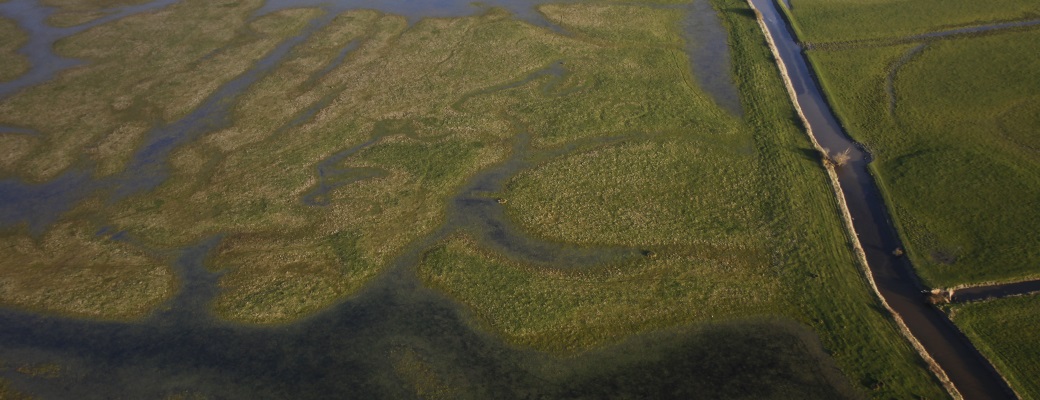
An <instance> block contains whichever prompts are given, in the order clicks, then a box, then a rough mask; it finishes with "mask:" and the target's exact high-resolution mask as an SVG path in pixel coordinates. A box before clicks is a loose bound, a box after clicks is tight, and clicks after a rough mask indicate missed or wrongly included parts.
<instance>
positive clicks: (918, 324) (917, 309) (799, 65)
mask: <svg viewBox="0 0 1040 400" xmlns="http://www.w3.org/2000/svg"><path fill="white" fill-rule="evenodd" d="M750 2H751V3H752V4H753V5H754V7H755V8H756V9H758V10H759V12H760V13H761V15H762V18H763V19H764V21H765V24H766V27H767V29H768V32H767V34H768V35H770V36H771V37H772V39H773V42H774V43H775V46H776V51H777V52H778V53H779V57H780V59H781V61H782V63H783V67H784V70H785V72H786V75H787V77H788V78H789V79H790V81H791V86H792V89H793V90H794V91H795V96H796V98H797V103H798V106H799V107H800V108H801V110H802V113H803V114H804V116H805V118H806V120H807V121H808V124H809V127H810V128H811V131H812V135H813V136H814V137H815V138H816V140H817V141H818V142H819V143H820V145H821V146H822V147H824V148H827V149H830V150H832V151H835V150H836V151H841V150H843V149H851V150H850V156H851V160H850V162H849V163H848V164H847V165H845V166H843V167H839V168H838V169H837V172H838V179H839V182H840V185H841V189H842V191H843V192H844V196H845V201H846V203H847V204H848V209H849V212H850V214H851V216H852V219H853V227H854V229H855V233H856V236H857V237H858V239H859V242H860V244H861V245H862V247H863V250H864V251H865V253H866V258H867V262H868V264H869V265H868V268H869V273H870V274H871V275H872V276H873V279H874V281H875V283H876V285H877V288H878V291H879V292H880V294H881V296H882V297H883V298H884V300H885V301H886V302H887V303H888V305H889V306H890V307H891V308H892V309H893V310H894V311H895V313H896V314H897V316H898V317H899V318H901V319H902V320H903V322H904V323H905V324H906V326H907V328H908V329H909V331H910V333H911V334H912V335H913V336H914V337H915V338H916V339H917V340H918V341H919V342H920V343H921V344H922V345H923V347H924V348H925V350H926V351H927V353H928V354H929V355H930V356H931V357H932V358H933V359H934V360H935V362H936V363H937V364H938V365H939V366H940V368H941V369H942V370H943V371H944V372H945V373H946V375H947V376H948V377H949V379H950V381H952V383H953V385H954V386H955V387H956V388H957V390H958V391H959V392H960V393H961V394H962V395H963V396H964V397H965V398H968V399H996V398H1014V397H1015V396H1014V395H1013V394H1012V392H1011V389H1010V388H1009V387H1008V386H1007V384H1006V383H1005V382H1004V380H1003V379H1001V378H1000V376H999V375H998V374H997V373H996V371H995V370H994V369H993V366H992V365H990V363H989V362H988V361H987V360H986V359H985V358H984V357H982V355H981V354H980V353H979V352H978V350H977V349H975V347H974V346H973V345H972V344H971V342H970V341H968V339H967V338H966V337H965V336H964V335H963V334H962V333H961V332H960V331H959V330H958V329H957V328H956V327H955V326H954V325H953V323H952V322H950V320H949V319H947V318H946V315H945V314H943V313H942V312H941V311H939V310H938V309H936V308H935V307H932V306H930V305H929V304H927V303H926V302H925V297H924V295H922V290H923V289H924V288H923V287H922V285H921V284H920V281H919V279H918V277H917V275H916V274H915V273H914V270H913V267H912V266H911V265H910V262H909V260H908V259H907V258H906V257H901V256H897V255H895V254H894V253H893V251H894V250H896V249H899V248H902V247H903V245H902V242H901V241H900V239H899V235H898V234H897V233H896V230H895V227H894V225H893V224H892V219H891V218H890V216H889V214H888V210H887V208H886V206H885V202H884V199H883V197H882V196H881V192H880V191H879V190H878V187H877V185H876V184H875V182H874V178H873V177H872V176H871V174H870V171H869V170H868V168H867V164H868V163H869V162H870V155H869V154H867V153H866V152H865V151H863V150H862V149H861V148H860V147H859V146H858V145H857V143H855V142H853V141H852V140H851V139H849V137H848V136H847V135H846V134H845V132H844V130H843V129H842V128H841V125H840V124H839V123H838V121H837V118H836V117H835V116H834V113H833V111H832V110H831V108H830V105H829V104H828V103H827V101H826V99H825V97H824V95H823V92H822V90H820V86H819V84H818V82H817V81H816V78H815V75H814V73H813V71H812V69H811V67H810V66H809V63H808V61H807V60H806V58H805V56H804V54H803V53H802V48H801V46H800V44H799V42H798V41H797V40H796V38H795V36H794V34H793V33H792V31H791V29H790V28H789V26H788V25H787V22H786V20H785V18H784V16H783V15H782V14H781V12H780V11H779V10H778V9H777V5H776V2H775V1H774V0H750Z"/></svg>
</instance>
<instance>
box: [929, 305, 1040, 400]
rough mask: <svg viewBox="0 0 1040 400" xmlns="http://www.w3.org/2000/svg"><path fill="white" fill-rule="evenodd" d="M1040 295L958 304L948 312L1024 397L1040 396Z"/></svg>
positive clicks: (1039, 397) (1033, 397)
mask: <svg viewBox="0 0 1040 400" xmlns="http://www.w3.org/2000/svg"><path fill="white" fill-rule="evenodd" d="M1038 308H1040V296H1037V295H1031V296H1019V297H1009V298H1006V299H998V300H987V301H981V302H973V303H963V304H955V305H951V306H948V307H947V310H946V312H947V314H949V315H950V319H952V320H953V322H954V323H955V324H957V327H959V328H960V329H961V331H963V332H964V334H965V335H967V336H968V338H970V339H971V341H972V343H974V344H975V346H976V347H977V348H978V349H979V351H981V352H982V354H984V355H985V356H986V358H988V359H989V360H990V361H991V362H992V363H993V365H994V366H995V367H996V368H997V371H999V372H1000V374H1001V375H1003V376H1004V378H1005V379H1007V381H1008V383H1010V384H1011V387H1012V388H1013V389H1014V390H1015V392H1016V393H1018V395H1019V396H1021V397H1022V398H1023V399H1040V382H1037V380H1036V379H1035V378H1036V377H1037V376H1040V341H1038V340H1037V336H1036V332H1038V331H1040V319H1037V317H1036V310H1037V309H1038Z"/></svg>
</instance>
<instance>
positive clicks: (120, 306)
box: [0, 221, 176, 319]
mask: <svg viewBox="0 0 1040 400" xmlns="http://www.w3.org/2000/svg"><path fill="white" fill-rule="evenodd" d="M0 240H2V241H3V243H4V244H5V247H6V248H5V250H4V257H3V259H2V260H0V271H3V276H4V279H3V281H2V282H0V302H2V303H4V304H16V305H18V306H20V307H23V308H28V309H31V310H36V311H42V312H48V313H63V314H71V315H75V316H78V317H91V318H102V319H132V318H140V317H142V316H145V315H147V314H148V313H149V312H151V311H152V310H153V309H154V308H155V307H156V306H158V305H159V304H160V303H162V302H163V301H164V300H166V299H167V298H169V297H170V296H172V295H173V293H174V290H175V284H176V280H175V278H174V276H173V274H172V273H171V271H169V269H168V268H166V266H165V264H166V262H168V260H163V259H159V258H156V257H155V256H153V255H149V254H148V253H145V252H143V251H141V250H139V249H137V248H136V247H135V246H133V245H131V244H130V243H126V242H122V241H119V240H117V239H115V238H112V237H110V236H106V235H98V234H96V233H95V232H94V230H93V229H92V227H91V224H90V223H89V222H87V221H75V222H65V223H61V224H59V225H57V226H55V227H53V228H51V229H50V231H48V233H47V234H46V235H44V236H43V237H41V238H33V237H31V236H29V235H26V234H20V233H7V234H4V235H3V236H2V238H0Z"/></svg>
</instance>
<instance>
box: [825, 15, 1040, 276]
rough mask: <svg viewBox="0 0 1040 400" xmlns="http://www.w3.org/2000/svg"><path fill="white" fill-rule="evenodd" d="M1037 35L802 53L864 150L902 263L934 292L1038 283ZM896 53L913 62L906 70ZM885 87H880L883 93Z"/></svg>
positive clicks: (1039, 80) (905, 62)
mask: <svg viewBox="0 0 1040 400" xmlns="http://www.w3.org/2000/svg"><path fill="white" fill-rule="evenodd" d="M1038 41H1040V33H1038V32H1037V31H1027V32H1007V33H1003V34H1000V35H991V36H986V37H977V38H965V39H957V40H942V41H937V42H934V43H931V44H928V45H926V47H925V48H924V50H923V51H920V52H919V54H918V53H916V52H914V51H913V50H912V49H913V47H912V46H893V47H882V48H861V49H850V50H834V51H813V52H811V56H812V59H813V60H814V62H815V64H816V65H817V66H818V70H819V73H820V77H821V79H822V80H823V81H824V84H825V86H826V87H827V88H828V92H829V94H830V96H831V98H832V99H833V101H834V103H835V108H836V109H837V110H838V112H839V113H840V114H841V116H842V119H843V120H844V121H845V122H846V124H845V125H846V127H847V128H848V130H849V132H850V134H851V135H853V136H854V137H855V138H856V139H857V140H861V141H862V142H863V143H865V144H866V145H867V147H868V148H869V149H870V150H871V151H872V152H873V154H874V156H875V157H876V159H877V161H876V162H875V164H874V165H873V167H874V168H875V169H876V171H877V172H878V177H879V180H880V182H881V184H882V185H883V187H884V189H885V191H886V194H887V196H888V200H889V202H890V204H892V205H893V206H894V207H893V209H894V213H895V216H896V219H897V221H898V223H899V227H900V229H901V231H902V233H903V236H904V238H905V239H906V240H907V250H908V254H909V255H910V257H911V258H912V260H913V261H914V264H915V266H916V267H917V269H918V271H919V273H920V275H921V276H922V278H924V280H925V281H926V282H927V283H928V284H930V285H933V286H936V287H951V286H956V285H961V284H978V283H983V282H994V281H997V282H1000V281H1013V280H1019V279H1025V278H1030V277H1035V276H1037V274H1040V271H1038V270H1037V269H1036V267H1035V266H1036V265H1037V263H1038V262H1040V252H1037V251H1034V250H1035V249H1040V241H1038V240H1040V239H1038V238H1036V237H1034V236H1035V235H1021V234H1019V233H1017V232H1023V231H1024V230H1029V229H1032V228H1030V227H1033V226H1037V224H1040V212H1038V209H1037V208H1036V207H1035V206H1034V205H1035V204H1037V202H1040V189H1037V188H1038V187H1040V180H1037V179H1038V178H1037V177H1038V176H1040V174H1038V171H1040V155H1038V153H1037V152H1036V151H1035V150H1034V149H1033V147H1032V146H1033V144H1032V139H1031V138H1032V137H1035V135H1033V134H1028V133H1023V132H1024V130H1030V129H1029V128H1025V126H1029V124H1031V123H1032V121H1033V120H1035V115H1034V113H1031V112H1030V111H1029V110H1031V109H1032V108H1035V107H1032V105H1031V104H1032V103H1035V101H1034V100H1035V94H1036V93H1037V91H1038V90H1040V86H1038V85H1040V75H1038V74H1037V68H1036V66H1037V65H1040V57H1037V56H1035V55H1036V54H1040V48H1038V47H1037V45H1036V43H1038ZM907 54H910V55H912V57H911V58H909V59H908V60H906V59H904V58H905V56H906V55H907ZM889 85H890V86H889Z"/></svg>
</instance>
